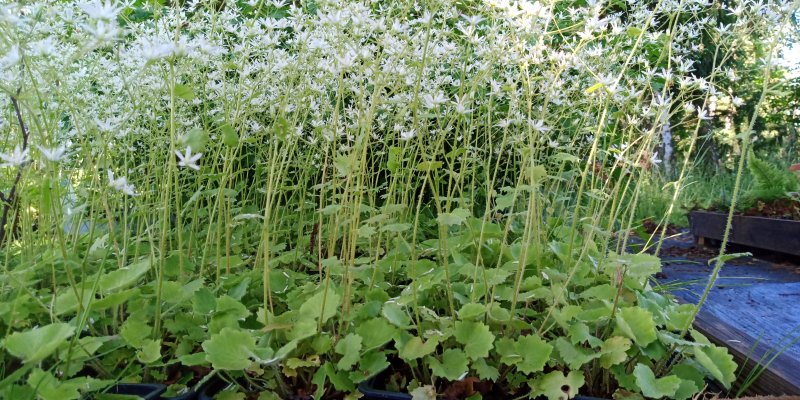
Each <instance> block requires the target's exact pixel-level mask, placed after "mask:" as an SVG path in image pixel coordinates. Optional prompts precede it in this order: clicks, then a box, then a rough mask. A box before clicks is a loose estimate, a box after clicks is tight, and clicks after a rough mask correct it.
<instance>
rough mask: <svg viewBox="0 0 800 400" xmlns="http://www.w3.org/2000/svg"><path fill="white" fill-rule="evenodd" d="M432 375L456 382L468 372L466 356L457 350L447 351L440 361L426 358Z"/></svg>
mask: <svg viewBox="0 0 800 400" xmlns="http://www.w3.org/2000/svg"><path fill="white" fill-rule="evenodd" d="M426 360H427V361H428V365H430V368H431V372H433V375H435V376H438V377H440V378H445V379H447V380H450V381H457V380H459V379H461V376H462V375H464V374H466V373H467V371H468V360H467V355H466V354H464V352H463V351H461V350H459V349H447V350H445V351H444V354H442V361H441V362H439V360H437V359H436V358H434V357H430V356H429V357H428V358H426Z"/></svg>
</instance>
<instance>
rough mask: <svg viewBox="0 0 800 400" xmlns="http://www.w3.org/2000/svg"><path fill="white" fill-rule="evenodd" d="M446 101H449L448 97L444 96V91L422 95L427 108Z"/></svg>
mask: <svg viewBox="0 0 800 400" xmlns="http://www.w3.org/2000/svg"><path fill="white" fill-rule="evenodd" d="M444 103H447V98H446V97H444V95H443V94H442V92H438V93H436V94H430V93H425V94H423V95H422V105H424V106H425V108H436V107H437V106H439V105H441V104H444Z"/></svg>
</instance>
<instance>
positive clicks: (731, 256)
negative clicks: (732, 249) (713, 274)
mask: <svg viewBox="0 0 800 400" xmlns="http://www.w3.org/2000/svg"><path fill="white" fill-rule="evenodd" d="M752 256H753V253H749V252H744V253H731V254H723V255H721V256H717V257H714V258H712V259H710V260H708V265H714V264H715V263H716V262H717V260H719V261H720V262H722V263H726V262H728V261H731V260H735V259H737V258H743V257H752Z"/></svg>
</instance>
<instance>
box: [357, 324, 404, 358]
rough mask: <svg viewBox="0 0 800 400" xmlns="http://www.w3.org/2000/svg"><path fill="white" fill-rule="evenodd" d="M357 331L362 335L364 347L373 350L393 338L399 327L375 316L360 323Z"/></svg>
mask: <svg viewBox="0 0 800 400" xmlns="http://www.w3.org/2000/svg"><path fill="white" fill-rule="evenodd" d="M356 333H357V334H358V335H359V336H361V337H362V339H363V342H362V345H363V346H364V349H365V350H372V349H374V348H376V347H380V346H382V345H384V344H386V343H388V342H389V341H390V340H392V337H393V336H394V335H395V333H397V328H395V327H394V326H393V325H392V324H390V323H389V322H387V321H386V320H385V319H383V318H373V319H370V320H367V321H364V322H362V323H360V324H358V326H357V327H356Z"/></svg>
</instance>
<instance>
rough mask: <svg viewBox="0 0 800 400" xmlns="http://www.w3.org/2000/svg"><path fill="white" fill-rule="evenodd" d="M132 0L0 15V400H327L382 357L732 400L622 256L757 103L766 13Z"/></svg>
mask: <svg viewBox="0 0 800 400" xmlns="http://www.w3.org/2000/svg"><path fill="white" fill-rule="evenodd" d="M161 3H164V2H157V1H116V0H91V1H80V2H69V1H57V2H52V1H34V2H24V3H12V4H3V5H0V32H2V37H0V88H2V92H0V105H2V108H0V136H1V137H3V138H4V140H3V141H2V142H0V159H2V164H0V166H2V168H0V194H2V196H1V197H0V200H2V202H0V215H1V216H0V218H1V219H2V221H0V252H2V253H0V258H2V259H4V260H5V261H6V262H4V263H3V264H4V266H3V268H4V269H3V270H2V271H0V273H2V274H3V276H4V278H5V277H8V279H3V280H2V281H3V283H2V285H3V286H0V303H2V304H14V307H18V308H14V309H9V308H3V307H0V328H1V329H3V330H4V331H5V332H14V333H13V334H12V335H10V340H5V341H4V342H3V346H5V347H4V348H7V351H8V353H9V357H8V358H4V359H3V360H8V359H11V360H12V361H13V362H9V363H8V364H6V361H0V364H2V367H3V368H0V369H1V370H2V371H10V370H13V369H14V368H19V365H24V366H25V367H24V368H28V367H30V368H28V369H29V370H30V372H28V369H25V370H24V371H23V369H20V371H23V372H20V374H22V375H20V376H18V377H17V378H14V379H17V380H19V382H17V381H15V382H11V381H10V380H9V381H8V385H6V386H5V387H2V388H0V397H3V395H4V394H6V393H10V392H8V391H9V390H17V389H19V388H22V387H25V388H26V389H24V390H27V391H28V392H30V393H28V392H25V393H28V394H30V396H29V397H34V396H37V395H38V396H39V397H42V398H47V397H46V396H48V395H42V394H41V393H50V394H49V395H51V396H56V395H52V393H58V394H59V395H61V393H67V392H69V395H65V397H63V398H76V399H77V398H79V397H80V395H81V394H82V393H83V392H88V391H93V390H99V389H98V388H101V387H105V386H103V385H108V384H110V382H112V380H113V379H118V378H120V376H123V375H124V377H125V378H126V379H128V380H134V381H135V380H141V379H147V378H153V379H160V380H161V381H167V380H170V381H174V382H176V384H184V385H185V384H187V382H189V381H194V378H191V379H189V378H188V377H189V374H194V373H198V372H197V371H203V368H206V370H205V372H206V373H207V372H208V371H210V370H211V369H213V370H214V371H215V372H214V373H212V374H210V375H208V376H209V377H213V376H214V375H215V374H219V375H221V376H225V377H226V378H231V379H233V380H236V379H238V380H239V381H246V382H248V384H251V385H256V386H257V383H256V381H258V382H259V383H258V384H263V386H257V387H259V388H260V389H263V390H264V392H266V389H269V390H274V391H276V392H281V393H283V394H284V395H286V396H284V397H288V395H287V393H289V392H292V390H290V388H296V387H300V386H302V385H305V386H303V388H304V389H313V390H314V391H315V392H316V395H317V398H337V399H338V398H344V397H343V396H344V394H346V393H354V392H355V391H356V387H357V384H359V383H361V382H363V381H365V380H367V379H368V378H370V377H373V376H375V375H376V374H378V373H379V372H380V371H383V370H384V369H386V368H387V367H389V365H390V361H389V360H392V363H393V364H395V365H396V364H398V363H400V364H403V363H405V364H403V365H408V366H409V368H408V369H409V370H410V371H411V375H413V379H412V380H411V381H410V382H405V381H403V382H402V383H396V384H398V385H400V386H404V385H405V384H406V383H407V384H409V385H411V386H414V387H415V388H416V389H419V390H421V391H427V392H431V391H433V392H435V391H436V390H441V389H442V386H441V382H454V381H459V380H462V379H463V378H464V377H465V376H468V375H469V376H473V375H474V376H478V377H480V379H482V380H492V381H494V380H497V381H498V382H500V381H502V380H505V381H502V382H501V383H502V385H500V384H498V386H503V387H504V388H505V389H507V390H508V393H506V394H508V395H509V396H510V395H511V394H515V393H527V394H530V395H531V396H533V397H535V396H547V397H548V398H550V399H561V398H563V396H564V393H567V397H572V396H574V395H575V393H577V389H578V388H581V387H588V386H591V384H592V383H594V384H596V389H597V390H598V391H599V390H606V391H607V392H608V393H605V392H603V393H602V394H610V393H611V392H613V391H615V390H617V389H619V390H621V391H623V392H624V393H635V394H636V395H638V394H639V393H642V394H644V395H645V396H648V397H655V398H661V397H670V398H676V399H681V400H682V399H686V398H690V397H691V396H692V395H694V394H695V393H697V392H699V391H700V390H701V389H702V386H703V385H704V383H703V382H704V380H703V379H709V378H710V379H714V380H717V381H719V382H721V383H722V384H723V385H725V386H730V385H731V383H732V380H733V368H735V365H733V362H732V361H731V359H730V357H729V355H728V353H727V352H726V351H724V350H723V349H722V348H718V347H715V346H713V345H711V344H710V343H707V340H705V338H704V337H703V336H702V335H700V334H699V333H697V332H694V331H690V326H691V320H692V318H694V316H695V314H692V313H693V312H696V310H693V309H692V308H691V306H689V307H686V306H685V305H683V306H679V305H677V304H675V303H674V302H672V301H671V300H670V299H669V298H668V297H666V296H663V295H662V294H660V293H658V292H656V291H654V290H653V289H652V287H651V286H650V284H649V280H648V279H649V277H650V276H651V275H653V274H655V273H656V272H657V271H658V270H659V268H660V264H659V262H658V259H657V258H656V257H654V256H651V255H647V254H635V255H631V254H627V252H628V249H627V248H626V243H627V239H628V236H629V234H630V232H631V231H633V225H634V223H633V222H632V221H633V218H634V215H635V212H636V211H635V210H636V208H637V205H638V204H639V202H640V201H641V200H640V193H641V191H640V189H641V182H642V177H645V176H648V174H661V173H663V174H664V175H665V176H667V177H670V179H672V178H673V177H674V178H676V180H675V181H674V182H673V185H672V186H671V187H672V188H674V190H675V193H678V191H679V190H680V188H681V185H682V184H683V182H684V178H685V174H684V172H685V169H686V167H687V166H688V165H689V163H690V161H691V159H692V156H693V154H694V153H695V152H696V150H697V148H696V145H695V144H696V143H697V142H698V138H699V137H700V136H701V135H702V134H703V129H706V127H707V126H708V124H711V123H712V122H713V121H714V120H716V119H718V118H720V117H721V116H722V115H728V116H729V115H733V114H734V113H735V112H736V110H737V107H742V108H743V107H748V106H749V107H751V108H752V109H754V110H756V111H757V110H758V105H760V103H761V100H759V98H758V97H757V96H754V95H753V94H752V93H751V92H748V91H745V90H742V89H741V87H742V85H745V84H747V85H750V84H751V82H741V79H740V77H741V76H743V74H745V73H749V74H752V71H754V70H755V71H762V70H763V71H765V72H764V74H763V78H762V81H763V82H764V88H767V87H768V85H767V84H768V83H769V81H770V70H771V69H770V68H771V61H770V57H771V54H772V53H773V50H774V48H775V44H776V43H777V42H778V40H779V38H780V36H781V34H782V32H783V29H784V27H785V26H786V24H787V21H788V19H789V18H788V17H789V15H790V14H791V13H792V12H793V11H794V8H793V5H792V4H789V3H788V2H780V1H773V2H767V1H749V0H748V1H731V2H727V1H726V2H710V1H707V0H659V1H634V0H627V1H624V0H608V1H605V0H575V1H555V0H544V1H531V0H519V1H517V0H477V1H450V0H425V1H403V2H399V1H381V0H370V1H352V0H309V1H286V0H246V1H245V0H203V1H200V0H189V1H183V2H182V1H173V2H166V3H168V5H163V4H161ZM756 42H757V44H758V45H756ZM754 48H757V49H758V54H759V55H760V56H759V57H750V58H746V57H743V53H755V52H756V51H755V50H753V49H754ZM750 76H752V75H750ZM760 82H761V81H760ZM764 90H765V91H766V89H764ZM721 105H722V106H724V107H727V108H725V109H724V110H723V109H722V107H721ZM725 113H727V114H725ZM754 115H757V114H754ZM734 129H739V128H736V127H733V128H731V130H734ZM750 130H752V125H751V126H750V127H749V128H742V131H743V132H744V133H745V136H742V137H743V138H744V139H743V140H749V139H748V138H747V136H746V134H748V133H749V132H750ZM677 137H679V138H681V139H680V140H677V139H674V138H677ZM733 137H734V138H738V136H736V135H733ZM734 140H738V139H734ZM673 146H674V148H673ZM678 153H680V155H681V156H682V157H683V158H682V159H680V161H682V162H683V163H684V164H683V169H681V167H680V166H678V165H677V163H676V162H675V159H676V158H677V157H675V156H674V154H678ZM676 171H679V172H676ZM6 182H7V183H6ZM143 281H146V282H147V283H146V284H142V283H141V282H143ZM4 296H17V297H13V298H7V297H4ZM18 315H19V316H21V317H18ZM39 320H40V321H41V323H38V322H35V321H39ZM32 321H33V322H32ZM40 325H42V326H40ZM42 337H48V341H47V343H45V342H44V341H42V343H41V344H42V346H33V345H30V344H39V342H38V341H39V340H40V339H41V338H42ZM690 337H691V338H692V340H693V341H688V339H687V338H690ZM48 343H49V344H48ZM31 348H40V350H39V351H31V350H30V349H31ZM0 351H6V350H4V349H0ZM673 354H675V355H674V356H673ZM3 355H5V353H3ZM662 358H663V360H662ZM17 359H19V360H22V363H21V364H20V363H19V362H17ZM121 360H124V361H125V363H126V364H129V366H126V367H125V368H124V369H120V368H119V364H120V363H121V362H122V361H121ZM667 360H669V361H667ZM51 361H52V363H53V364H52V368H50V367H49V364H48V363H49V362H51ZM662 361H663V362H662ZM715 365H716V367H715ZM196 366H202V368H199V369H192V368H190V367H196ZM48 368H49V369H48ZM179 368H184V369H180V372H178V373H174V372H175V371H178V369H179ZM673 369H674V370H675V371H679V372H680V373H679V372H674V371H673ZM86 371H91V372H92V374H93V375H91V377H87V376H84V375H85V374H86V373H87V372H86ZM120 371H122V372H120ZM686 371H689V372H691V374H690V373H687V372H686ZM118 372H119V373H118ZM182 373H184V374H187V375H185V377H186V379H183V378H181V376H180V375H181V374H182ZM126 374H127V375H126ZM228 374H230V376H228ZM235 374H239V375H235ZM687 374H688V375H691V376H690V377H689V378H687V377H686V375H687ZM703 374H705V375H703ZM23 375H24V376H23ZM175 375H177V376H178V378H174V376H175ZM679 375H680V376H679ZM7 376H8V375H7V374H5V375H2V376H0V378H5V377H7ZM656 377H658V379H661V380H660V381H659V382H662V383H664V382H666V383H664V384H663V385H661V386H658V387H659V388H662V390H663V391H661V392H660V391H658V390H656V389H654V388H655V387H656V385H653V384H650V383H651V382H653V381H655V379H656ZM697 377H700V378H699V379H694V378H697ZM95 378H97V379H95ZM173 378H174V379H173ZM204 379H205V378H204ZM12 380H13V379H12ZM198 380H200V379H198ZM23 381H24V382H23ZM3 382H6V380H3ZM68 382H69V384H68ZM598 382H602V385H601V384H599V383H598ZM437 384H438V385H439V386H438V387H434V386H435V385H437ZM429 385H433V386H429ZM584 385H585V386H584ZM600 386H604V387H603V388H600ZM564 387H567V389H568V390H563V389H562V388H564ZM9 388H11V389H9ZM664 388H666V389H664ZM434 389H435V390H434ZM4 390H5V392H4ZM19 390H22V389H19ZM592 390H595V389H592ZM294 393H295V392H292V395H294ZM297 393H300V392H299V391H297ZM304 393H305V392H304ZM598 393H599V392H598ZM325 395H331V396H333V395H335V396H340V397H325ZM49 398H56V397H49ZM265 398H269V397H265Z"/></svg>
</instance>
